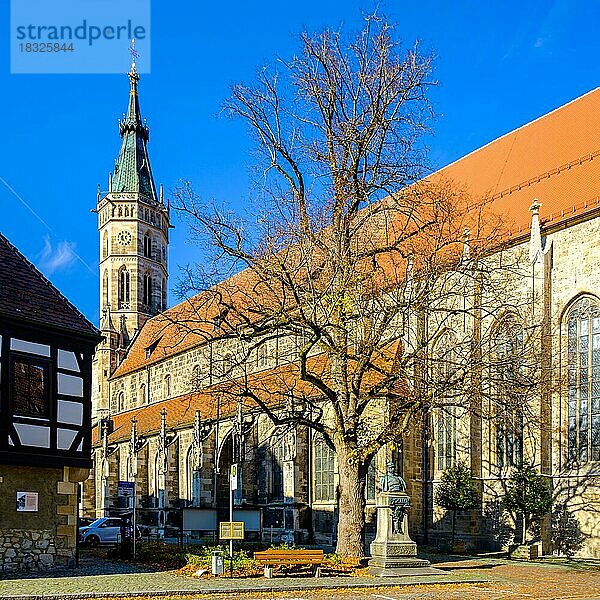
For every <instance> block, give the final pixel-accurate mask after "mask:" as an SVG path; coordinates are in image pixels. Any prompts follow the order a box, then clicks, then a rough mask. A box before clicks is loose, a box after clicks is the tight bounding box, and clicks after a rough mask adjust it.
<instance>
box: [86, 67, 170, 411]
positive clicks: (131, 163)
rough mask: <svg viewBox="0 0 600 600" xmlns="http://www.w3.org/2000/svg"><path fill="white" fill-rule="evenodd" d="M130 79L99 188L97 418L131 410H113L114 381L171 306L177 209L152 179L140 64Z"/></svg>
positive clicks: (95, 382)
mask: <svg viewBox="0 0 600 600" xmlns="http://www.w3.org/2000/svg"><path fill="white" fill-rule="evenodd" d="M128 75H129V81H130V92H129V106H128V108H127V115H126V116H125V117H124V119H123V120H122V121H121V120H120V121H119V131H120V134H121V150H120V152H119V156H118V158H117V160H116V163H115V170H114V174H112V173H111V175H110V176H109V181H108V191H107V192H104V193H102V192H101V191H100V186H98V203H97V207H96V212H97V214H98V230H99V233H100V314H101V318H100V330H101V332H102V335H103V336H104V338H105V339H104V341H103V342H102V343H101V344H100V346H98V348H97V351H96V357H95V363H96V364H95V365H94V366H95V373H94V374H95V377H94V379H95V381H94V390H93V391H94V395H93V396H94V399H95V401H94V402H93V411H94V416H104V415H106V414H107V413H108V412H115V411H119V410H122V409H123V408H125V407H116V406H112V407H111V406H110V389H109V383H108V381H107V379H108V377H110V375H111V373H112V372H113V371H114V369H115V368H116V367H117V365H118V363H119V361H120V359H121V358H122V356H123V354H124V352H125V350H126V348H127V346H128V345H129V343H130V341H131V340H132V338H133V336H134V335H135V334H136V332H137V331H139V330H140V329H141V328H142V326H143V325H144V323H145V322H146V321H147V320H148V319H149V318H150V317H152V316H153V315H155V314H157V313H159V312H161V311H163V310H165V308H166V306H167V278H168V271H167V248H168V244H169V226H170V221H169V209H168V207H167V206H165V204H164V200H163V193H162V186H161V188H160V192H159V193H158V194H157V190H156V185H155V183H154V178H153V176H152V169H151V167H150V160H149V157H148V149H147V143H148V137H149V129H148V126H147V125H146V123H145V122H144V121H142V117H141V113H140V102H139V96H138V83H139V79H140V76H139V74H138V72H137V70H136V65H135V60H134V61H133V63H132V65H131V70H130V72H129V74H128Z"/></svg>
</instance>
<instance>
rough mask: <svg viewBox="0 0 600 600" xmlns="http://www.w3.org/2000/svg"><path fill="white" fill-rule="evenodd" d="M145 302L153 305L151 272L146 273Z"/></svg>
mask: <svg viewBox="0 0 600 600" xmlns="http://www.w3.org/2000/svg"><path fill="white" fill-rule="evenodd" d="M143 301H144V304H146V305H147V306H151V305H152V275H150V273H145V274H144V300H143Z"/></svg>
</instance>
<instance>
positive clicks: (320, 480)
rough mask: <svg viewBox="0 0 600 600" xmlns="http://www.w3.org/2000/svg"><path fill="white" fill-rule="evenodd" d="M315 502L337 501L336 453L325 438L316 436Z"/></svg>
mask: <svg viewBox="0 0 600 600" xmlns="http://www.w3.org/2000/svg"><path fill="white" fill-rule="evenodd" d="M314 481H315V501H316V502H332V501H334V500H335V452H334V451H333V449H332V448H331V447H330V446H329V444H327V442H326V441H325V438H324V437H323V436H322V435H320V434H318V435H316V436H315V480H314Z"/></svg>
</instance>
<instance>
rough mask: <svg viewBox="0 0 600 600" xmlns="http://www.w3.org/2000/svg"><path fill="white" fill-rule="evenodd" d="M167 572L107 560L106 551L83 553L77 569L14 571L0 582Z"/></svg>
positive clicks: (1, 575)
mask: <svg viewBox="0 0 600 600" xmlns="http://www.w3.org/2000/svg"><path fill="white" fill-rule="evenodd" d="M162 570H168V569H161V568H153V567H149V566H147V565H141V564H135V563H129V562H125V561H121V560H119V559H115V558H109V557H108V552H106V551H88V552H86V551H83V552H81V554H80V557H79V566H78V567H57V568H55V569H48V570H46V571H16V572H14V573H11V572H7V573H0V580H10V579H55V578H60V577H86V576H90V575H125V574H133V573H155V572H157V571H162Z"/></svg>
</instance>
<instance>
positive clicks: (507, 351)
mask: <svg viewBox="0 0 600 600" xmlns="http://www.w3.org/2000/svg"><path fill="white" fill-rule="evenodd" d="M494 349H495V354H494V356H493V365H492V386H493V396H494V402H495V414H494V416H493V418H494V421H495V433H496V465H497V466H498V467H499V468H503V467H506V466H508V467H512V466H517V465H519V464H521V462H522V460H523V413H522V410H521V407H522V402H523V400H524V398H523V384H524V357H523V352H524V346H523V326H522V325H521V324H520V323H519V322H518V321H517V320H516V318H515V317H514V316H512V315H510V316H507V317H505V318H504V319H503V320H502V321H501V323H500V324H499V326H498V327H497V331H496V334H495V337H494Z"/></svg>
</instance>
